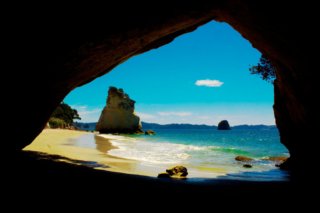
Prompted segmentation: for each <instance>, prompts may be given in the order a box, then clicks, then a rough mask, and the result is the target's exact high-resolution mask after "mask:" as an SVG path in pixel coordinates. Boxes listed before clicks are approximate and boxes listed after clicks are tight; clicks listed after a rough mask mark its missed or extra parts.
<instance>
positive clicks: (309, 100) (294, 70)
mask: <svg viewBox="0 0 320 213" xmlns="http://www.w3.org/2000/svg"><path fill="white" fill-rule="evenodd" d="M124 5H125V7H124ZM153 5H154V6H151V5H150V6H147V7H146V5H139V4H133V3H132V4H131V5H128V3H123V2H120V3H110V4H109V5H104V6H100V5H95V7H91V6H88V5H85V7H83V8H66V7H61V6H59V7H58V8H53V6H51V7H50V11H49V10H46V9H45V8H43V9H42V10H39V9H37V11H35V10H30V8H28V10H27V9H26V8H23V9H21V10H16V13H18V15H19V18H17V19H16V20H15V21H13V22H11V23H10V24H8V26H7V27H8V28H7V29H6V30H5V31H6V32H10V38H8V39H9V41H11V42H10V46H9V48H8V51H7V55H8V56H9V57H8V60H7V62H9V63H10V66H8V67H9V70H8V71H6V75H5V76H6V79H8V80H9V82H10V83H11V86H12V87H13V88H14V90H12V91H10V94H8V97H6V101H8V102H6V103H7V104H6V106H5V110H6V114H7V115H9V116H8V117H5V120H4V121H3V122H4V123H5V124H6V126H7V130H6V131H7V133H8V134H12V135H14V139H13V140H11V141H8V142H7V143H5V148H4V149H7V150H12V151H16V150H21V149H22V148H23V147H25V146H26V145H28V144H29V143H31V142H32V140H33V139H34V138H35V137H36V136H37V135H38V134H39V133H40V132H41V130H42V128H43V127H44V126H45V124H46V122H47V119H48V118H49V116H50V114H51V112H52V111H53V110H54V108H55V107H56V106H57V105H58V103H59V102H60V101H61V100H63V98H64V97H65V96H66V95H67V94H68V92H70V91H71V90H72V89H74V88H76V87H77V86H80V85H83V84H85V83H87V82H90V81H92V80H93V79H95V78H97V77H99V76H101V75H103V74H105V73H107V72H109V71H110V70H111V69H112V68H113V67H115V66H117V65H118V64H119V63H122V62H124V61H125V60H126V59H128V58H129V57H131V56H134V55H137V54H139V53H142V52H145V51H148V50H150V49H152V48H157V47H160V46H162V45H164V44H166V43H168V42H170V41H172V40H173V39H174V38H175V37H177V36H179V35H181V34H183V33H187V32H190V31H193V30H194V29H196V28H197V27H198V26H200V25H202V24H204V23H207V22H208V21H210V20H213V19H215V20H218V21H224V22H227V23H229V24H230V25H231V26H233V27H234V28H235V29H236V30H237V31H239V32H240V33H241V34H242V36H243V37H245V38H247V39H248V40H249V41H250V42H251V43H252V45H253V46H254V47H256V48H257V49H259V50H260V51H261V52H262V53H263V54H265V55H266V56H268V57H269V58H270V59H271V60H272V62H273V63H274V65H275V66H276V68H277V78H278V80H277V82H276V83H275V104H274V110H275V117H276V123H277V125H278V128H279V130H280V133H281V141H282V143H283V144H284V145H285V146H286V147H287V148H288V149H289V151H290V154H291V160H290V162H291V164H292V165H294V167H295V168H300V166H299V165H303V164H304V163H305V162H306V161H305V159H306V156H307V153H308V150H309V147H310V146H311V145H312V144H311V143H312V140H311V139H312V137H313V136H315V132H313V131H312V130H315V121H314V119H313V116H314V115H315V114H316V112H317V111H316V107H315V105H314V103H313V98H314V97H313V95H314V93H315V92H314V91H315V80H314V79H312V70H311V61H310V59H309V57H308V51H307V50H308V49H307V48H310V46H309V45H310V44H311V40H310V39H307V36H309V35H307V36H306V34H305V33H306V32H310V31H311V29H309V28H307V26H306V24H305V22H306V20H310V19H308V16H307V11H309V10H303V6H301V5H300V4H299V5H298V4H297V5H294V3H292V2H291V3H290V5H287V4H285V3H279V2H273V1H259V2H256V1H238V0H227V1H196V2H193V3H186V2H184V3H182V4H181V3H176V1H171V3H170V4H164V3H163V2H161V1H157V2H154V3H153ZM37 8H38V7H37ZM61 8H63V9H61ZM310 8H312V6H309V8H305V9H310ZM297 13H298V14H300V16H299V17H297ZM312 134H313V136H312Z"/></svg>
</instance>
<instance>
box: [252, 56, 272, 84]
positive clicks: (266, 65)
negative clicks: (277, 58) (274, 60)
mask: <svg viewBox="0 0 320 213" xmlns="http://www.w3.org/2000/svg"><path fill="white" fill-rule="evenodd" d="M249 71H250V73H251V74H257V75H260V77H261V78H262V79H263V80H266V81H268V82H270V83H273V81H274V80H275V78H276V70H275V67H274V66H273V65H272V64H271V61H270V60H269V59H267V58H266V57H265V56H264V55H262V56H261V58H260V61H259V63H258V65H256V66H252V67H250V68H249Z"/></svg>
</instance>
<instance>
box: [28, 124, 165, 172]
mask: <svg viewBox="0 0 320 213" xmlns="http://www.w3.org/2000/svg"><path fill="white" fill-rule="evenodd" d="M110 137H111V138H112V136H110ZM88 143H92V144H94V143H95V148H92V146H86V144H88ZM116 148H117V147H115V146H113V145H112V144H111V143H110V141H109V139H108V138H106V137H102V136H99V135H98V133H92V132H84V131H76V130H64V129H44V130H43V131H42V133H41V134H40V135H39V136H38V137H37V138H36V139H35V140H34V141H33V142H32V144H30V145H29V146H27V147H26V148H24V150H26V151H37V152H42V153H47V154H50V155H59V156H62V157H61V159H60V161H66V162H68V163H74V164H82V165H86V166H90V167H93V168H95V169H100V170H107V171H112V172H118V173H127V174H135V175H144V176H150V177H156V176H157V175H158V173H160V172H163V171H164V170H165V169H166V168H165V167H161V166H160V167H157V168H155V167H153V166H149V165H142V164H141V162H139V161H135V160H131V159H125V158H119V157H115V156H111V155H108V151H109V150H110V149H116ZM68 159H70V160H68Z"/></svg>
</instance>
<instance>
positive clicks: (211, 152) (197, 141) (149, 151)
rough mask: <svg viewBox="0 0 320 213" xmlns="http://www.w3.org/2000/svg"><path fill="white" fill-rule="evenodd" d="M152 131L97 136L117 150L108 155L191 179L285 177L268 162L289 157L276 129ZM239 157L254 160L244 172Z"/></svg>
mask: <svg viewBox="0 0 320 213" xmlns="http://www.w3.org/2000/svg"><path fill="white" fill-rule="evenodd" d="M153 130H154V131H155V132H156V134H155V135H103V134H101V135H100V136H103V137H105V138H108V139H109V141H110V142H111V143H112V144H113V145H114V146H116V147H117V148H116V149H111V150H109V151H108V154H109V155H112V156H116V157H121V158H127V159H132V160H137V161H139V162H141V164H142V165H144V166H149V167H161V168H169V167H171V166H174V165H183V166H186V167H187V168H188V169H189V170H190V171H192V172H193V173H192V172H189V174H191V176H192V177H211V176H212V177H216V176H219V175H221V174H227V176H228V177H231V178H232V177H237V178H239V174H245V175H242V177H243V176H245V177H246V178H247V177H248V176H250V175H252V176H255V177H256V179H259V176H260V177H261V176H263V177H264V179H265V178H266V179H268V178H269V179H274V180H278V179H280V180H281V179H285V178H286V175H287V174H286V173H284V172H282V171H280V170H279V169H278V168H277V167H275V164H276V163H277V162H274V161H270V160H267V158H268V157H274V156H289V154H288V151H287V149H286V148H285V147H284V146H283V145H282V144H281V143H280V138H279V132H278V130H277V128H276V127H269V126H267V127H260V128H250V127H248V128H235V129H232V130H217V129H214V128H212V129H211V128H205V129H201V128H195V129H192V128H187V129H182V128H177V129H174V128H168V129H165V128H159V129H153ZM239 155H241V156H246V157H250V158H253V159H254V160H253V161H252V162H250V164H251V165H252V168H244V167H243V165H244V164H247V163H244V162H239V161H236V160H235V157H236V156H239ZM270 171H271V172H270ZM192 174H193V175H192ZM266 174H269V175H266ZM237 178H236V179H237ZM246 178H245V179H246ZM240 179H241V175H240Z"/></svg>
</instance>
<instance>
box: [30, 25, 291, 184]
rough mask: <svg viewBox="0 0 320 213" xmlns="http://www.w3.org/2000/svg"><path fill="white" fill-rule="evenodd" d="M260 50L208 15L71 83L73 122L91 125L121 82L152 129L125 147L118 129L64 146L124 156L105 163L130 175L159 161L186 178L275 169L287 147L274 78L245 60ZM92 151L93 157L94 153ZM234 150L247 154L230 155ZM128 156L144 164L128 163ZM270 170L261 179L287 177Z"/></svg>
mask: <svg viewBox="0 0 320 213" xmlns="http://www.w3.org/2000/svg"><path fill="white" fill-rule="evenodd" d="M260 56H261V54H260V53H259V52H258V51H257V50H256V49H254V48H252V46H251V44H250V43H249V42H248V41H247V40H245V39H243V38H242V36H241V35H240V34H239V33H238V32H236V31H235V30H234V29H233V28H231V27H230V26H229V25H228V24H226V23H218V22H214V21H212V22H209V23H208V24H206V25H203V26H201V27H199V29H197V30H196V31H194V32H192V33H188V34H184V35H182V36H179V37H177V38H176V39H175V40H174V41H173V42H171V43H170V44H167V45H165V46H162V47H161V48H158V49H155V50H150V51H148V52H146V53H144V54H141V55H139V56H136V57H133V58H131V59H129V60H128V61H127V62H125V63H122V64H120V65H118V66H117V67H115V68H114V69H113V70H112V72H110V73H108V74H107V75H104V76H102V77H100V78H97V79H96V80H95V81H92V82H91V83H89V84H86V85H83V86H82V87H79V88H77V89H75V90H74V91H72V92H71V93H70V94H69V95H68V96H67V97H66V98H65V99H64V101H65V102H66V103H68V104H70V105H71V107H72V108H75V109H77V110H78V113H79V115H80V117H81V118H82V119H83V120H82V121H81V122H77V123H76V124H77V125H78V128H80V129H84V130H94V129H93V128H94V127H95V123H96V122H97V121H98V119H99V116H100V113H101V111H102V108H103V107H104V105H105V103H106V92H107V90H108V87H110V86H116V87H121V88H123V89H124V91H125V92H126V93H128V94H129V95H130V97H131V98H132V99H134V100H135V101H136V108H135V111H136V114H137V115H138V116H140V118H141V120H142V121H143V123H142V127H143V128H144V129H145V130H147V129H150V128H152V130H154V131H156V136H154V137H149V136H131V137H130V138H131V139H130V140H132V141H133V142H132V144H131V145H129V146H128V143H127V140H129V139H124V138H123V136H119V137H118V136H111V138H110V136H107V139H108V140H109V141H108V142H107V141H106V139H105V138H104V139H102V138H99V137H97V136H95V137H94V139H95V144H88V141H90V140H91V142H90V143H92V139H90V137H92V136H89V135H86V136H83V137H82V138H81V139H80V140H74V141H73V142H70V143H68V144H67V146H70V144H72V143H76V144H77V146H79V147H82V148H92V147H93V145H94V146H95V147H94V148H96V149H97V150H98V151H99V152H102V153H104V154H106V153H107V152H108V153H109V154H110V155H112V156H114V157H118V158H124V159H129V160H125V161H124V162H120V161H117V162H116V163H114V162H111V163H109V164H107V165H106V166H110V167H109V168H108V169H109V170H111V171H112V169H114V171H118V170H117V168H116V167H119V165H120V164H122V165H123V167H124V168H125V169H123V168H121V171H122V172H126V170H127V172H128V173H133V174H147V175H150V174H152V175H153V176H154V175H155V172H158V173H159V172H160V170H159V168H160V169H161V170H165V169H166V167H170V166H174V165H176V164H185V165H187V167H189V168H190V169H191V172H189V174H190V176H191V177H217V176H223V175H225V174H230V173H242V172H245V173H244V174H247V173H246V172H247V171H250V170H248V167H249V166H250V169H251V167H253V169H251V170H253V171H255V172H261V171H269V170H278V169H277V168H275V164H277V163H280V161H282V159H284V158H286V157H287V156H288V152H287V150H286V149H285V147H284V146H283V145H282V144H280V138H279V135H278V131H277V129H276V127H275V126H274V125H275V123H274V115H273V111H272V104H273V85H272V84H270V83H268V82H264V81H262V80H261V79H259V77H258V76H253V75H250V73H249V67H250V66H253V65H255V64H256V63H257V62H258V60H259V58H260ZM224 88H225V89H224ZM224 119H226V120H228V121H229V122H230V124H231V129H232V130H231V131H217V130H216V129H215V128H216V127H214V126H217V125H218V123H219V121H221V120H224ZM155 123H156V124H155ZM172 123H174V125H171V126H170V125H168V124H172ZM183 124H186V125H183ZM188 125H190V126H188ZM108 137H109V138H108ZM137 141H139V143H137ZM168 141H169V142H168ZM110 143H111V144H110ZM31 146H32V145H31ZM111 147H117V148H113V149H111ZM165 147H166V148H167V149H165ZM61 148H62V147H61ZM69 148H70V147H69ZM27 149H28V148H27ZM31 150H32V149H31ZM66 150H68V148H67V149H66ZM37 151H39V150H37ZM63 152H64V153H65V154H66V153H67V152H68V151H65V150H64V151H63ZM51 154H59V151H58V153H51ZM161 154H162V155H161ZM81 155H82V156H81V157H80V154H72V155H69V154H66V157H70V158H80V159H79V160H89V161H92V160H95V159H96V160H97V164H95V165H96V166H99V165H100V163H99V162H98V161H99V159H98V158H93V159H92V158H90V157H88V156H87V157H88V158H87V157H86V158H84V156H85V155H84V154H83V153H81ZM89 155H91V157H92V153H91V152H90V154H89ZM239 156H240V157H247V158H248V159H251V160H248V159H245V158H243V159H244V160H240V161H237V160H235V159H237V157H239ZM238 159H240V158H238ZM130 160H135V161H141V162H142V163H140V164H131V163H130ZM100 161H101V159H100ZM155 165H156V166H155ZM248 165H249V166H248ZM153 167H158V169H154V168H153ZM110 168H111V169H110ZM250 172H251V171H250ZM257 174H258V173H253V172H251V173H250V174H249V176H250V178H251V179H252V176H254V175H256V177H257V178H260V177H259V175H257ZM152 175H150V176H152ZM270 175H271V176H266V175H264V178H266V179H268V178H271V179H276V178H277V177H274V176H279V177H280V179H282V178H285V174H284V173H283V174H282V173H274V172H273V173H271V174H270ZM247 177H248V176H246V175H243V176H237V178H244V179H245V178H247Z"/></svg>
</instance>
